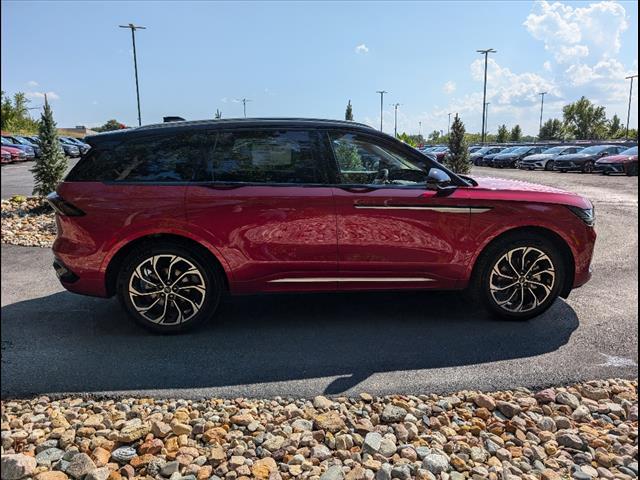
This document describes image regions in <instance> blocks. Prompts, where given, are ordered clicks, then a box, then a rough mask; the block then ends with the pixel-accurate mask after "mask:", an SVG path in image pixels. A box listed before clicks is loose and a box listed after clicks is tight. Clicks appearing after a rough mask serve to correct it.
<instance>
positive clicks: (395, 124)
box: [391, 103, 400, 138]
mask: <svg viewBox="0 0 640 480" xmlns="http://www.w3.org/2000/svg"><path fill="white" fill-rule="evenodd" d="M391 106H392V107H393V110H394V111H393V117H394V119H393V136H394V137H396V138H398V107H399V106H400V104H399V103H392V104H391Z"/></svg>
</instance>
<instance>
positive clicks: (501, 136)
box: [496, 124, 509, 143]
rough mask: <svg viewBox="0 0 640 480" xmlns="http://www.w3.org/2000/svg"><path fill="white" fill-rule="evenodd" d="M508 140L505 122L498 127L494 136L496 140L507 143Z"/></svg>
mask: <svg viewBox="0 0 640 480" xmlns="http://www.w3.org/2000/svg"><path fill="white" fill-rule="evenodd" d="M508 141H509V129H508V128H507V126H506V125H505V124H502V125H500V126H499V127H498V136H497V137H496V142H498V143H507V142H508Z"/></svg>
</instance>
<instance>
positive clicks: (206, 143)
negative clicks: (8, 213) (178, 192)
mask: <svg viewBox="0 0 640 480" xmlns="http://www.w3.org/2000/svg"><path fill="white" fill-rule="evenodd" d="M213 141H214V137H213V136H211V135H208V134H206V133H185V134H178V135H170V136H162V137H147V138H140V139H132V140H129V141H124V142H122V143H120V144H117V145H114V144H110V145H97V146H95V147H94V148H92V149H91V150H89V152H87V154H86V155H85V156H84V157H83V158H82V159H81V160H80V161H79V162H78V164H77V165H76V166H75V167H74V168H73V169H72V170H71V172H69V175H68V176H67V178H66V180H67V181H76V182H80V181H84V182H123V183H127V182H132V183H154V182H159V183H166V182H169V183H173V182H188V181H191V180H192V179H193V177H194V172H195V171H196V169H197V168H198V165H199V164H200V162H201V161H202V158H203V156H204V154H205V152H206V149H207V148H211V147H212V145H213Z"/></svg>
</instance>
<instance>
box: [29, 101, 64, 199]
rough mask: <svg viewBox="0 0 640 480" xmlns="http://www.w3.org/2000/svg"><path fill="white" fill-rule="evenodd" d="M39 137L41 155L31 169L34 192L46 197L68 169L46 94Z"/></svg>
mask: <svg viewBox="0 0 640 480" xmlns="http://www.w3.org/2000/svg"><path fill="white" fill-rule="evenodd" d="M38 137H39V140H40V157H38V158H37V159H36V163H35V165H34V166H33V168H32V169H31V172H32V173H33V180H34V187H33V194H34V195H38V196H40V197H44V196H45V195H48V194H49V193H50V192H52V191H54V190H55V189H56V186H57V185H58V183H60V180H62V177H63V175H64V173H65V171H66V170H67V158H66V157H65V156H64V153H63V151H62V149H61V148H60V141H59V140H58V130H57V128H56V122H55V121H54V120H53V111H52V110H51V106H50V105H49V102H47V97H46V96H45V97H44V111H43V113H42V117H41V119H40V129H39V132H38Z"/></svg>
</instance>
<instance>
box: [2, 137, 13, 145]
mask: <svg viewBox="0 0 640 480" xmlns="http://www.w3.org/2000/svg"><path fill="white" fill-rule="evenodd" d="M2 145H15V143H13V142H12V141H11V140H9V139H8V138H5V137H2Z"/></svg>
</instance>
